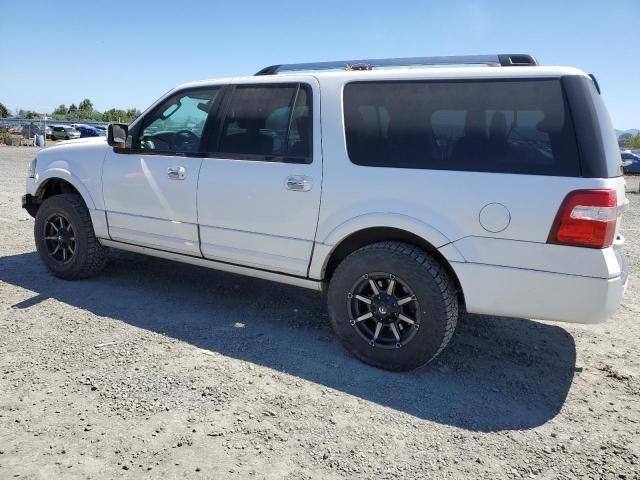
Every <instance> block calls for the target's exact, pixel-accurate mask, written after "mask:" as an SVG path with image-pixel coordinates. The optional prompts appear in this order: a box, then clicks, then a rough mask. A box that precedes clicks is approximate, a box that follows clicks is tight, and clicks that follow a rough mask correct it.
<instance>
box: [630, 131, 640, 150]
mask: <svg viewBox="0 0 640 480" xmlns="http://www.w3.org/2000/svg"><path fill="white" fill-rule="evenodd" d="M627 148H640V133H639V134H637V135H635V136H632V137H631V138H629V139H628V140H627Z"/></svg>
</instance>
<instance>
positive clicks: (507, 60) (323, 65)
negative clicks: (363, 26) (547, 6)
mask: <svg viewBox="0 0 640 480" xmlns="http://www.w3.org/2000/svg"><path fill="white" fill-rule="evenodd" d="M422 65H489V66H492V67H522V66H536V65H538V62H537V60H536V59H535V57H534V56H533V55H527V54H496V55H460V56H449V57H409V58H378V59H369V60H343V61H332V62H317V63H290V64H283V65H271V66H269V67H265V68H263V69H262V70H260V71H259V72H258V73H256V75H276V74H278V73H284V72H296V71H301V70H348V71H349V70H373V69H374V68H388V67H414V66H422Z"/></svg>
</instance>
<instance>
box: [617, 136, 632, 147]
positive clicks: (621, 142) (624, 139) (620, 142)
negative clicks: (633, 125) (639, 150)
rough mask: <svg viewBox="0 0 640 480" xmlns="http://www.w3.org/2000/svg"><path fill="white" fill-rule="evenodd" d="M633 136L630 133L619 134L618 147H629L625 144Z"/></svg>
mask: <svg viewBox="0 0 640 480" xmlns="http://www.w3.org/2000/svg"><path fill="white" fill-rule="evenodd" d="M632 138H633V135H631V134H630V133H623V134H622V135H620V136H619V137H618V146H619V147H620V148H629V147H628V146H627V143H628V142H629V140H631V139H632Z"/></svg>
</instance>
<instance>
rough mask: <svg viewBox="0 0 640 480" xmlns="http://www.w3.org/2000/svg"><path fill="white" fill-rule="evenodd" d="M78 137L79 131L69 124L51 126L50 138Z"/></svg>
mask: <svg viewBox="0 0 640 480" xmlns="http://www.w3.org/2000/svg"><path fill="white" fill-rule="evenodd" d="M75 138H80V132H79V131H78V130H76V129H75V128H73V127H71V126H65V125H56V126H54V127H52V128H51V139H52V140H72V139H75Z"/></svg>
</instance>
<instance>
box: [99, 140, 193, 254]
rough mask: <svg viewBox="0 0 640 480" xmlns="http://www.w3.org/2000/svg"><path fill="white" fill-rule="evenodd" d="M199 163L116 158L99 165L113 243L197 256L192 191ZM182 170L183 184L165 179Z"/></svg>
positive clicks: (111, 156) (160, 157)
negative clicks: (170, 172)
mask: <svg viewBox="0 0 640 480" xmlns="http://www.w3.org/2000/svg"><path fill="white" fill-rule="evenodd" d="M201 163H202V159H201V158H194V157H179V156H164V155H141V154H131V155H125V154H119V153H115V152H114V151H113V149H110V150H109V152H108V153H107V156H106V158H105V161H104V170H103V176H102V181H103V187H104V188H103V190H104V204H105V210H106V211H107V220H108V222H109V234H110V237H111V238H112V239H113V240H117V241H120V242H125V243H132V244H136V245H144V246H148V247H155V248H160V249H163V250H170V251H176V252H180V253H186V254H189V255H200V246H199V244H198V226H197V222H198V215H197V206H196V190H197V185H198V174H199V172H200V165H201ZM175 166H181V167H184V168H185V169H186V172H187V174H186V178H185V179H184V180H172V179H170V178H168V176H167V170H168V169H169V168H170V167H175Z"/></svg>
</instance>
